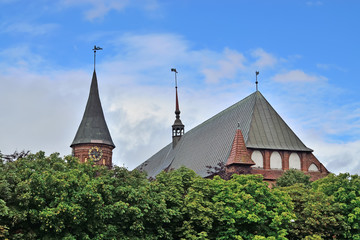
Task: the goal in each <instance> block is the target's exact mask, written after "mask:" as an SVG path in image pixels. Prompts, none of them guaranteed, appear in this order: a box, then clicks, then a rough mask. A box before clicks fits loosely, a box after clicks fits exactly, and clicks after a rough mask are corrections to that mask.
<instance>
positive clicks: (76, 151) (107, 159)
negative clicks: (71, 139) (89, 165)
mask: <svg viewBox="0 0 360 240" xmlns="http://www.w3.org/2000/svg"><path fill="white" fill-rule="evenodd" d="M95 146H96V147H99V148H100V149H101V150H102V153H103V156H102V158H101V159H100V161H97V162H94V163H95V164H97V165H105V166H108V167H112V150H113V149H114V148H113V147H111V146H109V145H104V144H98V143H88V144H79V145H75V146H73V155H74V156H75V157H77V158H79V160H80V162H86V161H88V160H89V150H90V149H91V148H92V147H95Z"/></svg>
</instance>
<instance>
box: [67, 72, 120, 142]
mask: <svg viewBox="0 0 360 240" xmlns="http://www.w3.org/2000/svg"><path fill="white" fill-rule="evenodd" d="M84 143H100V144H106V145H110V146H112V147H115V145H114V143H113V141H112V139H111V136H110V132H109V129H108V127H107V125H106V121H105V117H104V113H103V109H102V107H101V102H100V97H99V90H98V83H97V77H96V72H95V70H94V73H93V77H92V81H91V86H90V93H89V98H88V101H87V104H86V109H85V112H84V116H83V118H82V121H81V123H80V126H79V128H78V131H77V133H76V135H75V138H74V141H73V142H72V144H71V147H73V146H74V145H77V144H84Z"/></svg>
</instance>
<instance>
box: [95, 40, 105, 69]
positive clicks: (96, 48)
mask: <svg viewBox="0 0 360 240" xmlns="http://www.w3.org/2000/svg"><path fill="white" fill-rule="evenodd" d="M97 50H103V49H102V48H101V47H97V46H96V45H94V49H93V51H94V70H95V62H96V51H97Z"/></svg>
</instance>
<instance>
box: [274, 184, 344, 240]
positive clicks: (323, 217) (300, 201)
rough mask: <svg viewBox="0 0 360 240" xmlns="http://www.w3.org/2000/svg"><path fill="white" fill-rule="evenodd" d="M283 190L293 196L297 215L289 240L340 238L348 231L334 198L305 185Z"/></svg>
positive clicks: (296, 185)
mask: <svg viewBox="0 0 360 240" xmlns="http://www.w3.org/2000/svg"><path fill="white" fill-rule="evenodd" d="M281 190H282V191H285V192H287V193H288V194H289V195H290V196H291V198H292V201H293V203H294V212H295V214H296V218H295V219H294V221H293V223H292V227H291V228H290V230H289V235H288V238H289V239H322V238H324V239H332V238H333V237H337V238H339V237H340V236H341V234H342V233H343V231H344V230H345V229H346V225H345V224H344V221H343V220H344V217H343V215H342V213H341V209H340V204H339V203H337V202H335V201H334V198H333V197H332V196H327V195H325V194H324V193H322V192H318V191H315V190H313V189H311V188H309V187H305V185H303V184H295V185H293V186H290V187H285V188H282V189H281ZM314 234H315V235H314ZM340 238H341V237H340Z"/></svg>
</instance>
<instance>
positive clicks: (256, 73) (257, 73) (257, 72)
mask: <svg viewBox="0 0 360 240" xmlns="http://www.w3.org/2000/svg"><path fill="white" fill-rule="evenodd" d="M255 75H256V82H255V84H256V91H258V83H259V82H258V80H257V76H258V75H259V71H256V72H255Z"/></svg>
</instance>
